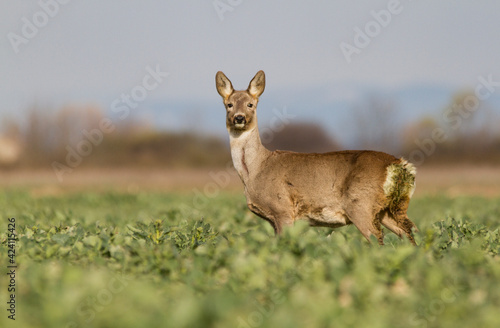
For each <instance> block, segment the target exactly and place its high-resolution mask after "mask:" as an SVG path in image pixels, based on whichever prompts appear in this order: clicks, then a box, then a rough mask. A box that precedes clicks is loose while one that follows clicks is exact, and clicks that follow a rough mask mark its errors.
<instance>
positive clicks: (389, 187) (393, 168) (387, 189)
mask: <svg viewBox="0 0 500 328" xmlns="http://www.w3.org/2000/svg"><path fill="white" fill-rule="evenodd" d="M401 170H405V171H406V172H407V173H408V174H410V175H412V176H413V177H415V176H416V174H417V169H416V168H415V166H414V165H413V164H412V163H410V162H408V161H407V160H405V159H404V158H401V159H400V162H399V163H395V164H391V165H389V166H388V167H387V177H386V178H385V182H384V185H383V188H384V194H385V195H386V196H389V195H391V194H392V193H393V192H394V188H396V185H395V180H396V179H397V175H398V174H400V173H401ZM413 180H414V179H413ZM415 187H416V183H415V181H413V182H412V184H411V186H409V188H408V191H407V192H408V197H409V198H411V196H413V193H414V192H415Z"/></svg>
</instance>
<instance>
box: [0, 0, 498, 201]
mask: <svg viewBox="0 0 500 328" xmlns="http://www.w3.org/2000/svg"><path fill="white" fill-rule="evenodd" d="M499 12H500V4H499V3H498V2H496V1H482V2H481V5H478V4H475V3H473V2H470V1H465V0H464V1H439V2H432V3H431V2H428V1H410V0H401V1H394V0H386V1H378V0H377V1H374V0H371V1H356V2H352V1H315V2H305V1H284V0H272V1H248V0H205V1H190V2H186V1H168V2H158V1H151V0H144V1H140V2H139V1H130V0H120V1H118V0H113V1H106V2H102V1H99V2H98V1H92V0H91V1H79V0H72V1H68V0H64V1H63V0H40V1H23V2H18V1H3V2H2V3H1V4H0V18H1V19H0V34H1V35H3V37H2V38H1V39H0V51H1V52H0V53H1V56H2V57H1V60H0V76H1V77H2V78H1V79H0V96H1V99H2V101H1V102H0V119H1V124H0V171H1V172H0V176H1V181H2V184H3V186H18V185H23V186H26V185H28V186H32V187H33V190H35V191H37V192H40V193H57V192H61V191H66V190H71V189H73V188H80V187H88V188H98V187H99V188H100V187H102V188H119V189H126V190H128V191H131V192H135V191H140V190H142V189H143V188H156V189H161V190H181V189H185V190H192V188H202V187H203V186H207V183H211V182H215V183H216V184H217V185H218V186H219V187H220V188H231V187H235V188H240V187H241V185H240V182H239V180H238V177H237V176H236V174H235V173H234V171H233V170H232V169H231V161H230V160H231V157H230V149H229V145H228V137H227V131H226V128H225V110H224V108H223V106H222V102H221V99H220V96H219V95H218V94H217V92H216V90H215V82H214V78H215V73H216V72H217V71H218V70H222V71H224V73H225V74H226V75H227V76H228V77H229V78H230V79H231V80H232V82H233V85H234V86H235V88H236V89H245V88H246V87H247V85H248V82H249V81H250V80H251V78H252V77H253V76H254V74H255V73H256V72H257V71H258V70H260V69H263V70H264V71H265V72H266V79H267V85H266V91H265V92H264V94H263V95H262V97H261V101H260V104H259V108H258V116H259V127H260V132H261V135H262V140H263V142H264V143H265V145H266V146H267V147H268V148H270V149H286V150H295V151H302V152H325V151H332V150H341V149H374V150H381V151H386V152H389V153H392V154H394V155H397V156H404V157H406V158H408V159H409V160H411V161H412V162H414V163H415V164H416V165H417V167H418V169H419V171H420V172H421V174H420V175H419V180H417V183H418V185H419V188H417V190H419V192H448V193H451V194H453V193H461V192H469V193H483V194H494V195H498V194H500V187H499V185H500V169H499V165H498V163H500V129H499V128H498V127H499V126H500V65H498V54H499V53H500V43H499V42H498V40H499V37H500V20H498V13H499Z"/></svg>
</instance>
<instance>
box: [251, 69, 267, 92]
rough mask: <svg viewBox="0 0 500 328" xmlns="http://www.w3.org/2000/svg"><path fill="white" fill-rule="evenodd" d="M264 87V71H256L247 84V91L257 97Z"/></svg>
mask: <svg viewBox="0 0 500 328" xmlns="http://www.w3.org/2000/svg"><path fill="white" fill-rule="evenodd" d="M265 87H266V75H265V74H264V71H258V72H257V74H255V76H254V77H253V79H252V81H250V84H249V85H248V89H247V91H248V92H249V93H250V94H251V95H252V96H254V97H256V98H258V97H260V95H261V94H262V93H263V92H264V88H265Z"/></svg>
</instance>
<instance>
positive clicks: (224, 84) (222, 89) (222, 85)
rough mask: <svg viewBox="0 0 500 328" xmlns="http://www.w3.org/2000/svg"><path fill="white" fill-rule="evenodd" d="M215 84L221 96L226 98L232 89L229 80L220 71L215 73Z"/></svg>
mask: <svg viewBox="0 0 500 328" xmlns="http://www.w3.org/2000/svg"><path fill="white" fill-rule="evenodd" d="M215 86H216V87H217V92H218V93H219V94H220V95H221V97H222V98H224V99H227V98H228V97H229V96H230V95H231V94H232V93H233V91H234V89H233V85H232V84H231V81H229V79H228V78H227V76H225V75H224V73H222V72H221V71H218V72H217V74H216V75H215Z"/></svg>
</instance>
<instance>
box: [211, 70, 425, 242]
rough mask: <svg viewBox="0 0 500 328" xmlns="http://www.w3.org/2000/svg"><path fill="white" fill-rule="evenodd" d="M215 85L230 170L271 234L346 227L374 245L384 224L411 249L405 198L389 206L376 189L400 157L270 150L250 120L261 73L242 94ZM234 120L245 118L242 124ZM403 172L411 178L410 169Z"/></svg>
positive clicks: (222, 83)
mask: <svg viewBox="0 0 500 328" xmlns="http://www.w3.org/2000/svg"><path fill="white" fill-rule="evenodd" d="M216 85H217V91H218V92H219V94H220V95H221V96H222V97H223V100H224V105H225V106H226V110H227V115H226V126H227V129H228V132H229V135H230V143H231V154H232V157H233V164H234V166H235V168H236V170H237V171H238V174H239V175H240V178H241V180H242V182H243V184H244V186H245V195H246V198H247V204H248V208H249V209H250V210H251V211H252V212H253V213H255V214H257V215H258V216H260V217H261V218H263V219H265V220H267V221H268V222H270V223H271V225H272V226H273V228H274V231H275V232H276V234H279V233H281V231H282V228H283V226H286V225H291V224H293V222H294V221H296V220H298V219H306V220H308V221H309V222H310V224H311V225H314V226H325V227H330V228H337V227H341V226H344V225H348V224H354V225H355V226H356V227H357V228H358V229H359V231H360V232H361V233H362V234H363V236H365V237H366V238H367V239H368V240H369V238H370V236H371V235H374V236H375V237H376V238H377V240H378V242H379V243H380V244H383V233H382V229H381V225H384V226H385V227H387V228H388V229H389V230H391V231H392V232H394V233H395V234H396V235H398V236H399V237H402V236H403V234H405V235H406V236H407V237H408V239H409V240H410V241H411V242H412V243H413V244H415V241H414V239H413V236H412V228H416V227H415V225H414V224H413V222H411V221H410V220H409V219H408V217H407V216H406V210H407V208H408V204H409V201H410V196H411V195H406V194H403V195H402V196H401V195H400V196H401V197H400V198H398V200H397V207H393V206H394V204H393V203H394V198H393V197H394V196H391V195H389V194H387V193H386V192H384V188H383V186H384V183H385V182H386V179H388V167H389V166H391V165H394V164H396V165H399V164H401V163H403V162H402V160H401V159H398V158H396V157H394V156H392V155H389V154H386V153H382V152H376V151H340V152H331V153H324V154H302V153H295V152H289V151H280V150H277V151H273V152H271V151H269V150H267V149H266V148H265V147H264V146H263V145H262V143H261V141H260V136H259V132H258V127H257V116H256V107H257V103H258V97H259V96H260V95H261V94H262V92H263V91H264V87H265V76H264V72H262V71H259V72H258V73H257V74H256V75H255V77H254V78H253V79H252V81H251V82H250V85H249V86H248V88H247V90H245V91H235V90H234V89H233V87H232V84H231V82H230V81H229V79H227V77H226V76H225V75H224V74H223V73H222V72H218V73H217V75H216ZM249 104H251V105H250V106H249ZM231 105H232V106H231ZM237 116H240V118H241V116H243V117H244V118H245V123H244V124H243V125H242V124H238V123H237V121H236V119H235V118H236V117H237ZM405 163H406V162H405ZM407 165H411V164H407ZM408 172H410V171H408ZM408 172H406V171H405V173H408ZM408 174H410V173H408ZM411 174H413V175H412V177H413V178H414V171H412V172H411ZM396 178H398V177H397V176H396ZM397 181H399V180H397ZM412 187H413V186H412ZM391 204H392V205H391ZM390 205H391V206H390ZM396 209H397V210H396Z"/></svg>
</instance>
